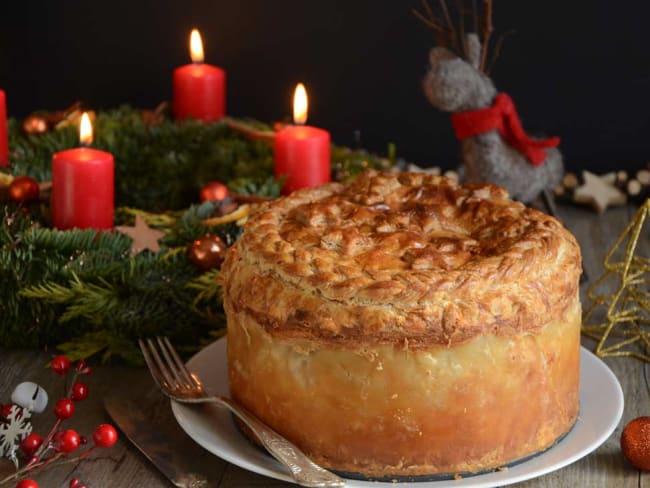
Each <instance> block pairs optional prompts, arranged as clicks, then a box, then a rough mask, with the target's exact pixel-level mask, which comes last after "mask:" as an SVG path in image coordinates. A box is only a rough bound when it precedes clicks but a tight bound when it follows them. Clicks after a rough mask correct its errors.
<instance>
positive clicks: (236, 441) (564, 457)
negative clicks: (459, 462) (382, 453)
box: [172, 339, 623, 488]
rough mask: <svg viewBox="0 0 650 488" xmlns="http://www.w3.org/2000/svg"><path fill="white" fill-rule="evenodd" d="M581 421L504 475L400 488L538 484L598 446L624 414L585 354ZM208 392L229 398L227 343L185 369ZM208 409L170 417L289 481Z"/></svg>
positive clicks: (366, 487) (616, 390)
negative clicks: (531, 481)
mask: <svg viewBox="0 0 650 488" xmlns="http://www.w3.org/2000/svg"><path fill="white" fill-rule="evenodd" d="M581 361H582V365H581V366H582V367H581V370H582V373H581V378H580V379H581V385H580V416H579V419H578V421H577V422H576V424H575V426H574V427H573V429H572V430H571V432H569V434H568V435H567V436H566V437H564V439H562V440H561V441H560V442H559V443H557V444H556V445H555V446H554V447H552V448H551V449H549V450H548V451H546V452H544V453H542V454H539V455H538V456H535V457H533V458H531V459H529V460H527V461H525V462H522V463H520V464H517V465H515V466H511V467H510V468H509V469H508V470H507V471H495V472H491V473H486V474H481V475H476V476H470V477H466V478H463V479H461V480H457V481H454V480H445V481H421V482H410V483H400V484H399V485H398V486H400V488H401V487H404V488H408V487H411V488H448V487H449V488H452V487H453V488H460V487H463V488H465V487H472V488H481V487H486V488H487V487H493V486H499V485H509V484H512V483H517V482H520V481H524V480H528V479H531V478H536V477H538V476H542V475H544V474H547V473H550V472H551V471H555V470H557V469H560V468H563V467H564V466H567V465H569V464H571V463H573V462H575V461H577V460H578V459H580V458H582V457H584V456H586V455H587V454H589V453H590V452H591V451H593V450H594V449H596V448H597V447H598V446H600V445H601V444H602V443H603V442H605V440H607V438H608V437H609V436H610V435H611V433H612V432H613V431H614V429H615V428H616V426H617V425H618V422H619V420H620V419H621V415H622V414H623V392H622V390H621V386H620V385H619V383H618V380H617V379H616V376H614V374H613V373H612V372H611V371H610V369H609V368H608V367H607V366H606V365H605V363H603V362H602V361H601V360H600V359H598V358H597V357H596V356H594V355H593V354H592V353H591V352H589V351H587V350H586V349H584V348H583V349H582V353H581ZM188 366H189V367H190V369H191V370H192V371H194V372H196V373H197V374H198V376H199V377H200V378H201V379H202V381H203V384H204V385H205V386H206V388H207V389H208V390H209V391H211V392H213V393H215V394H218V395H228V373H227V364H226V340H225V339H220V340H218V341H216V342H214V343H213V344H211V345H209V346H208V347H206V348H205V349H203V350H202V351H200V352H199V353H198V354H197V355H196V356H194V357H193V358H192V359H191V360H190V361H189V363H188ZM205 407H206V408H197V407H193V406H187V405H181V404H179V403H176V402H172V411H173V413H174V416H175V417H176V420H177V421H178V423H179V424H180V426H181V427H182V428H183V430H185V432H187V434H188V435H189V436H190V437H191V438H192V439H194V441H196V442H197V443H198V444H200V445H201V446H203V447H204V448H205V449H207V450H208V451H210V452H211V453H213V454H216V455H217V456H219V457H220V458H222V459H225V460H226V461H228V462H230V463H232V464H235V465H237V466H239V467H241V468H244V469H247V470H249V471H253V472H255V473H259V474H262V475H264V476H269V477H271V478H276V479H279V480H284V481H291V478H290V477H289V475H288V474H287V471H285V469H284V467H283V466H282V465H281V464H280V463H278V462H277V461H276V460H275V459H273V458H272V457H271V456H269V455H267V454H266V453H264V452H263V451H262V450H260V449H258V448H256V447H254V446H253V445H252V444H251V443H250V442H249V441H248V440H247V439H246V438H245V437H244V436H243V434H242V433H241V432H240V431H239V430H238V429H237V427H235V424H234V422H233V420H232V418H231V416H230V413H229V412H228V411H226V410H225V409H222V408H219V407H217V406H215V405H206V406H205ZM347 486H350V487H360V488H379V487H380V486H386V487H388V486H396V485H395V484H394V483H377V482H369V481H357V480H348V482H347Z"/></svg>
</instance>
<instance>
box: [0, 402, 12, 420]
mask: <svg viewBox="0 0 650 488" xmlns="http://www.w3.org/2000/svg"><path fill="white" fill-rule="evenodd" d="M12 406H13V405H12V404H11V403H7V404H6V405H2V407H0V417H4V418H8V417H9V414H10V413H11V407H12Z"/></svg>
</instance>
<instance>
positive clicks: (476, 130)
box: [424, 33, 564, 210]
mask: <svg viewBox="0 0 650 488" xmlns="http://www.w3.org/2000/svg"><path fill="white" fill-rule="evenodd" d="M464 46H465V58H466V59H463V58H461V57H459V56H458V55H456V54H454V53H453V52H452V51H450V50H448V49H446V48H444V47H434V48H433V49H432V50H431V53H430V56H429V60H430V63H431V66H430V68H429V70H428V72H427V74H426V77H425V79H424V92H425V94H426V96H427V98H428V99H429V101H430V102H431V103H432V104H433V106H434V107H436V108H438V109H440V110H443V111H446V112H451V113H452V124H453V126H454V129H455V132H456V135H457V137H458V138H459V139H460V140H461V145H462V160H463V167H462V172H463V179H464V181H467V182H485V181H488V182H491V183H495V184H497V185H500V186H502V187H504V188H506V189H507V190H508V192H509V193H510V196H511V197H512V198H515V199H518V200H520V201H522V202H526V203H528V202H531V201H533V200H535V198H537V197H538V196H539V195H540V193H542V192H545V193H546V195H545V196H546V197H548V195H549V193H550V192H547V190H552V189H553V188H555V187H556V186H557V185H558V183H559V182H560V180H561V178H562V174H563V171H564V169H563V164H562V155H561V153H560V151H559V150H558V149H557V147H556V146H557V145H558V144H559V139H558V138H550V139H535V138H531V137H528V136H527V135H526V133H525V132H524V130H523V128H522V126H521V122H520V121H519V118H518V116H517V113H516V110H515V108H514V104H513V103H512V100H511V99H510V97H509V96H508V95H506V94H498V93H497V90H496V88H495V86H494V83H493V82H492V80H491V79H490V78H489V77H488V76H487V75H486V74H485V73H483V72H482V71H481V70H480V69H479V65H480V58H481V53H482V46H481V42H480V40H479V37H478V36H477V35H476V34H473V33H470V34H467V35H465V42H464ZM547 204H548V205H551V204H550V203H549V202H548V201H547ZM549 210H551V209H549Z"/></svg>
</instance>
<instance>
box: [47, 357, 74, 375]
mask: <svg viewBox="0 0 650 488" xmlns="http://www.w3.org/2000/svg"><path fill="white" fill-rule="evenodd" d="M70 365H71V364H70V360H69V359H68V358H67V357H65V356H57V357H55V358H54V359H52V362H51V363H50V369H51V370H52V371H54V372H55V373H56V374H58V375H61V376H63V375H64V374H66V373H67V372H68V371H70Z"/></svg>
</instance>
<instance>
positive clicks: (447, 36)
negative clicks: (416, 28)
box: [413, 0, 462, 54]
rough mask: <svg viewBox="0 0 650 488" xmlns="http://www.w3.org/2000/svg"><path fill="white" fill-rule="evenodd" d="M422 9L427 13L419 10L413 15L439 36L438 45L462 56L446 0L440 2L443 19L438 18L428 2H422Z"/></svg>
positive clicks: (415, 10) (426, 0)
mask: <svg viewBox="0 0 650 488" xmlns="http://www.w3.org/2000/svg"><path fill="white" fill-rule="evenodd" d="M422 8H423V9H424V12H425V13H422V12H420V11H419V10H417V9H413V14H414V15H415V16H416V17H417V18H418V19H420V20H421V21H422V22H423V23H424V24H425V25H426V26H427V27H429V28H430V29H431V30H433V32H434V33H435V34H436V35H437V42H438V45H440V46H443V47H447V48H449V49H452V50H454V51H455V52H457V53H459V54H462V52H461V51H460V48H459V44H458V38H457V33H456V30H455V29H454V24H453V22H452V19H451V15H450V13H449V9H448V8H447V2H446V0H440V10H441V11H442V13H443V18H440V17H438V16H437V15H436V14H435V12H434V11H433V9H432V8H431V5H429V1H428V0H422Z"/></svg>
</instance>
